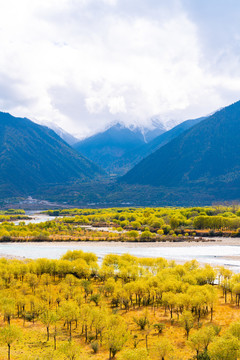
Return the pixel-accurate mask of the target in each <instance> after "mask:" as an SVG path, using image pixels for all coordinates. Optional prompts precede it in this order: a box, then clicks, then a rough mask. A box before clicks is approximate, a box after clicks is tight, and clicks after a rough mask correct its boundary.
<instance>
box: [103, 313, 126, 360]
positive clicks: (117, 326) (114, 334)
mask: <svg viewBox="0 0 240 360" xmlns="http://www.w3.org/2000/svg"><path fill="white" fill-rule="evenodd" d="M128 337H129V334H128V331H127V326H126V324H125V322H124V320H123V319H122V317H120V316H118V315H111V316H110V317H109V318H108V324H107V329H106V332H105V340H106V345H107V347H108V350H109V360H111V359H113V358H114V357H115V355H116V354H117V352H118V351H120V350H121V349H122V347H123V345H124V344H125V343H126V341H127V340H128Z"/></svg>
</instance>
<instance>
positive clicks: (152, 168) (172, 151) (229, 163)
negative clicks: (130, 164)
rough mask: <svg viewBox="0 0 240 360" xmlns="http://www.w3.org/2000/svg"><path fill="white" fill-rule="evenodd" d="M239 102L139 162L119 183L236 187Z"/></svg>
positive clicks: (239, 168)
mask: <svg viewBox="0 0 240 360" xmlns="http://www.w3.org/2000/svg"><path fill="white" fill-rule="evenodd" d="M239 133H240V101H239V102H237V103H235V104H232V105H230V106H228V107H226V108H224V109H222V110H219V111H218V112H216V113H215V114H213V115H212V116H210V117H208V118H206V119H205V120H203V121H202V122H200V123H199V124H197V125H195V126H194V127H192V128H191V129H190V130H188V131H186V132H184V133H183V134H181V135H180V136H178V137H177V138H175V139H174V140H172V141H171V142H170V143H168V144H167V145H165V146H163V147H162V148H160V149H159V150H157V151H156V152H154V153H153V154H152V155H150V156H148V157H147V158H146V159H144V160H142V161H141V162H140V163H139V164H138V165H136V166H135V167H134V168H133V169H132V170H131V171H129V172H128V173H127V174H126V175H125V176H124V177H123V178H122V179H121V181H124V182H126V183H129V184H148V185H154V186H168V187H169V186H174V187H179V186H193V185H194V186H208V187H209V186H215V187H218V186H220V187H222V186H223V184H225V185H227V186H229V185H231V186H238V185H239V184H240V141H239Z"/></svg>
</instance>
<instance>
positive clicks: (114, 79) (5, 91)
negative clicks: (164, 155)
mask: <svg viewBox="0 0 240 360" xmlns="http://www.w3.org/2000/svg"><path fill="white" fill-rule="evenodd" d="M183 3H185V1H184V0H183ZM133 4H135V6H134V5H133ZM0 6H1V12H0V52H1V57H0V69H1V70H0V89H1V93H0V106H1V109H2V110H4V111H10V112H12V113H13V114H15V115H19V116H27V117H29V118H31V119H35V120H38V121H44V119H46V120H48V121H53V122H56V123H58V125H60V126H61V127H63V128H65V129H66V130H68V131H69V132H73V133H75V134H77V133H79V134H81V133H83V132H84V133H87V132H92V131H94V129H99V128H100V127H101V126H104V125H105V124H106V123H107V122H110V121H112V120H114V119H116V117H117V118H118V119H119V120H123V121H125V122H126V123H128V124H130V123H135V122H138V123H142V124H145V125H146V124H147V121H148V119H149V118H150V117H151V116H152V115H154V114H159V116H160V117H162V119H165V120H169V119H172V118H178V119H182V120H183V119H184V118H187V117H194V116H201V115H204V114H205V113H208V112H210V111H212V110H214V109H215V108H218V107H220V106H223V105H226V104H227V103H228V102H231V101H234V100H236V99H237V96H238V93H239V90H240V74H239V70H238V69H239V59H238V56H237V52H236V51H233V48H234V49H235V50H236V44H235V45H234V46H233V45H232V46H231V47H229V48H228V49H226V47H224V48H223V49H222V53H221V51H220V50H219V51H216V56H215V57H214V56H211V57H207V56H206V54H207V53H208V50H207V49H208V47H207V46H206V44H205V43H204V42H203V38H204V36H203V35H202V34H200V27H199V26H200V25H199V24H198V23H197V21H196V19H195V18H193V17H192V16H190V13H189V12H188V11H187V10H188V8H187V6H186V4H184V6H185V7H183V6H181V1H180V0H179V1H178V0H175V1H174V0H172V1H171V2H169V5H168V6H169V8H168V7H167V6H166V2H164V1H159V2H157V1H154V0H150V1H149V2H148V3H146V2H145V1H143V0H139V1H132V2H131V5H130V3H129V2H127V1H125V0H122V1H117V0H48V1H47V0H41V1H40V0H35V1H31V0H22V1H21V2H19V1H17V0H9V1H8V2H4V1H2V0H0ZM13 9H14V11H13ZM14 14H15V15H14ZM238 30H239V29H236V31H235V39H238V37H239V36H240V31H238ZM204 39H205V38H204ZM228 63H229V64H230V66H227V64H228Z"/></svg>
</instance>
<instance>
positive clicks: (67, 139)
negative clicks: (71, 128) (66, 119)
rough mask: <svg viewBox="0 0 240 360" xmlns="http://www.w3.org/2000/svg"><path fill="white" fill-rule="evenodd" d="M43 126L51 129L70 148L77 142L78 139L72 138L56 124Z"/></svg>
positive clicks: (50, 123) (49, 123)
mask: <svg viewBox="0 0 240 360" xmlns="http://www.w3.org/2000/svg"><path fill="white" fill-rule="evenodd" d="M43 125H46V126H47V127H48V128H49V129H52V130H53V131H54V132H55V133H56V134H57V135H58V136H60V138H61V139H63V140H64V141H65V142H66V143H67V144H68V145H71V146H72V145H74V144H76V143H77V142H78V141H79V139H77V138H76V137H75V136H73V135H72V134H70V133H69V132H67V131H65V130H63V129H62V128H61V127H60V126H57V125H56V124H54V123H52V122H47V123H45V124H43Z"/></svg>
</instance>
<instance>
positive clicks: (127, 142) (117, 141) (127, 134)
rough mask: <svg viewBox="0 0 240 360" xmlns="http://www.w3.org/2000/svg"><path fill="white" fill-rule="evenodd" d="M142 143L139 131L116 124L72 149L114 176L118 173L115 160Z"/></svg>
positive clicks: (143, 141)
mask: <svg viewBox="0 0 240 360" xmlns="http://www.w3.org/2000/svg"><path fill="white" fill-rule="evenodd" d="M144 143H145V139H144V136H143V134H142V132H141V131H140V129H129V128H127V127H125V126H124V125H122V124H119V123H118V124H116V125H114V126H112V127H110V128H108V129H107V130H106V131H103V132H101V133H98V134H96V135H93V136H91V137H89V138H87V139H84V140H82V141H79V142H78V143H77V144H75V145H74V148H75V149H76V150H77V151H79V153H81V154H83V155H84V156H86V157H87V158H88V159H90V160H92V161H93V162H95V163H96V164H98V165H100V166H101V167H102V168H104V169H105V170H106V171H107V172H109V173H110V174H114V173H115V172H116V173H118V168H116V167H114V162H115V161H116V159H118V158H120V157H122V156H123V155H124V154H126V153H127V152H129V151H132V150H133V149H135V148H137V147H139V146H140V145H143V144H144Z"/></svg>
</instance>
